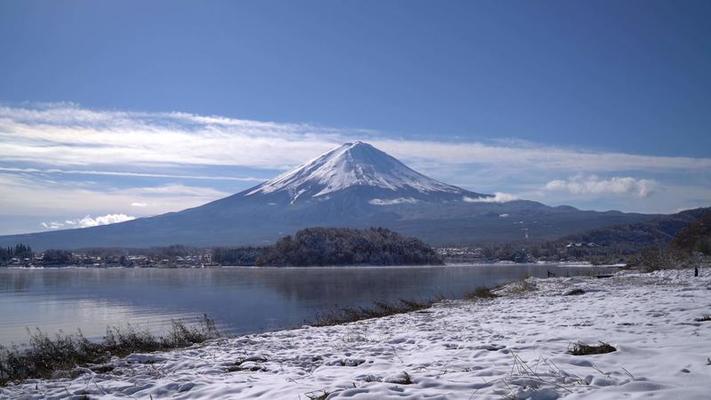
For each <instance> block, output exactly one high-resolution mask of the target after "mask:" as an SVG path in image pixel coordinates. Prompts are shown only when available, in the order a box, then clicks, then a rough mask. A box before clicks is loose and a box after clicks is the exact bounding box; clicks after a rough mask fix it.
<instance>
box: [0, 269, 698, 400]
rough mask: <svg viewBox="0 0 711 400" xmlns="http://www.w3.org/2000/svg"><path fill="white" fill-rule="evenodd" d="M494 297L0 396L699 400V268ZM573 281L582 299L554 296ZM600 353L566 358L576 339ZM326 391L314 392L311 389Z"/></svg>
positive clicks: (162, 359) (243, 343)
mask: <svg viewBox="0 0 711 400" xmlns="http://www.w3.org/2000/svg"><path fill="white" fill-rule="evenodd" d="M526 282H527V284H525V285H522V284H520V283H516V284H511V285H508V286H506V287H504V288H502V289H501V290H500V291H499V292H500V294H502V297H499V298H496V299H493V300H479V301H448V302H443V303H439V304H436V305H435V306H434V307H432V308H431V309H428V310H423V311H419V312H413V313H409V314H401V315H395V316H390V317H385V318H379V319H373V320H366V321H359V322H355V323H351V324H347V325H340V326H331V327H320V328H303V329H296V330H289V331H279V332H273V333H267V334H260V335H250V336H243V337H237V338H232V339H223V340H218V341H214V342H211V343H209V344H207V345H203V346H198V347H194V348H190V349H184V350H179V351H174V352H168V353H160V354H151V355H132V356H129V357H127V358H125V359H121V360H116V361H115V362H114V365H113V367H115V368H114V369H112V370H110V369H111V368H103V369H101V370H102V371H104V372H91V371H85V373H84V374H82V375H79V376H77V377H75V378H73V379H56V380H51V381H30V382H26V383H24V384H22V385H17V386H11V387H8V388H4V389H0V397H10V398H61V397H69V396H71V395H82V394H86V395H88V396H89V397H91V398H140V399H143V398H150V397H152V398H153V399H158V398H203V399H213V398H234V399H308V398H321V397H319V396H320V395H322V394H323V393H331V394H330V395H329V396H328V397H327V398H328V399H334V398H338V399H341V398H343V399H345V398H348V399H501V398H520V399H526V398H530V399H556V398H569V399H581V398H595V399H619V398H623V397H624V398H649V397H652V398H661V399H708V398H711V383H709V382H711V365H709V364H711V360H709V357H711V321H708V322H701V321H696V319H700V318H702V317H703V316H704V315H706V314H708V313H711V290H710V289H711V271H702V274H701V277H699V278H694V277H693V271H692V270H681V271H659V272H655V273H651V274H629V273H621V274H617V275H615V276H614V277H612V278H609V279H595V278H584V277H575V278H553V279H545V280H541V279H533V278H531V279H529V280H528V281H526ZM573 288H579V289H582V290H584V291H585V293H583V294H580V295H575V296H564V295H563V293H566V292H568V291H570V290H571V289H573ZM578 341H580V342H584V343H590V344H595V343H597V342H598V341H604V342H608V343H610V344H611V345H613V346H614V347H616V348H617V351H615V352H612V353H608V354H599V355H589V356H573V355H569V354H567V350H568V348H569V346H570V344H572V343H575V342H578ZM323 398H326V397H323Z"/></svg>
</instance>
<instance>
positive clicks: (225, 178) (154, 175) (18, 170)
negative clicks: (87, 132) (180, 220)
mask: <svg viewBox="0 0 711 400" xmlns="http://www.w3.org/2000/svg"><path fill="white" fill-rule="evenodd" d="M0 172H8V173H25V174H62V175H97V176H122V177H132V178H166V179H198V180H209V181H239V182H262V181H263V180H264V179H263V178H256V177H253V176H220V175H180V174H158V173H146V172H130V171H92V170H80V169H74V170H72V169H70V170H64V169H58V168H13V167H0Z"/></svg>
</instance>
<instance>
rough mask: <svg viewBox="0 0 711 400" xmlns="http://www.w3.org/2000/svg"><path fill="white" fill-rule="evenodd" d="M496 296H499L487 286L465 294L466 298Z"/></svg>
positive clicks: (490, 297) (474, 298)
mask: <svg viewBox="0 0 711 400" xmlns="http://www.w3.org/2000/svg"><path fill="white" fill-rule="evenodd" d="M496 297H499V296H498V295H497V294H496V293H494V292H492V291H491V289H489V288H487V287H478V288H476V289H475V290H474V291H473V292H469V293H465V294H464V299H465V300H478V299H494V298H496Z"/></svg>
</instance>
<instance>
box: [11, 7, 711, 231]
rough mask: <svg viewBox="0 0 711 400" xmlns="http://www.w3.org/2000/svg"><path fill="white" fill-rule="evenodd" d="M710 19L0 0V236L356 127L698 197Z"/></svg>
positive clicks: (682, 11)
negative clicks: (0, 208) (0, 222)
mask: <svg viewBox="0 0 711 400" xmlns="http://www.w3.org/2000/svg"><path fill="white" fill-rule="evenodd" d="M709 18H711V3H709V2H707V1H684V2H672V1H663V2H662V1H623V2H620V1H594V2H572V1H528V2H523V1H491V2H487V1H462V2H457V1H444V2H434V1H427V2H426V1H408V2H405V1H323V2H313V1H312V2H292V1H288V2H287V1H283V2H273V1H253V2H246V1H244V2H214V1H211V2H183V1H170V2H160V1H155V2H150V3H148V2H139V1H136V2H130V1H129V2H126V1H122V2H111V1H104V2H89V1H72V2H65V1H43V2H37V1H17V2H10V1H6V2H0V55H1V57H2V62H0V103H1V106H2V109H1V110H0V180H2V182H0V184H2V186H0V187H1V188H0V191H2V192H4V193H3V196H0V197H2V199H0V207H2V211H0V221H2V222H3V224H0V225H2V226H3V227H2V228H0V233H13V232H27V231H35V230H42V229H50V228H52V227H55V228H56V227H71V226H77V224H79V225H82V224H84V225H85V224H93V223H104V222H106V221H113V220H116V219H115V218H118V219H121V218H124V217H121V216H120V215H124V216H126V217H139V216H145V215H153V214H156V213H161V212H166V211H171V210H178V209H181V208H184V207H187V206H193V205H197V204H200V203H201V202H205V201H209V200H212V199H215V198H218V197H220V196H222V195H225V194H229V193H233V192H236V191H239V190H241V189H244V188H246V187H249V186H251V185H254V184H256V183H258V182H259V181H260V180H262V179H266V178H269V177H271V176H273V175H274V174H276V173H279V172H281V171H283V170H284V169H287V168H290V167H293V166H295V165H297V164H298V163H300V162H302V161H305V160H307V159H309V158H311V157H313V156H315V155H317V154H318V153H319V152H321V151H325V150H327V149H328V148H330V147H331V146H334V145H337V144H338V143H340V142H341V141H343V140H352V139H364V140H368V141H371V142H373V143H374V144H376V145H377V146H378V147H381V148H383V149H384V150H386V151H388V152H390V153H392V154H393V155H395V156H397V157H399V158H401V159H403V161H405V162H406V163H408V164H409V165H411V166H413V167H415V168H416V169H418V170H419V171H421V172H423V173H425V174H427V175H431V176H433V177H435V178H438V179H442V180H445V181H447V182H448V183H453V184H458V185H461V186H464V187H466V188H468V189H471V190H476V191H480V192H491V193H493V192H503V193H508V194H511V195H513V196H515V197H520V198H531V199H534V200H539V201H542V202H545V203H548V204H572V205H574V206H578V207H581V208H591V209H611V208H616V209H622V210H627V211H642V212H673V211H675V210H678V209H684V208H690V207H696V206H700V205H709V203H711V201H709V200H711V112H709V111H710V110H711V96H709V93H711V73H710V72H709V71H711V40H709V38H711V24H708V20H709ZM28 198H32V200H31V201H27V199H28ZM117 215H119V216H120V217H116V216H117ZM87 216H90V217H91V220H85V217H87ZM104 216H109V217H107V219H102V220H101V221H98V222H97V218H99V217H104ZM112 218H113V219H112ZM81 220H85V221H84V222H80V221H81ZM87 221H88V222H87ZM69 222H72V223H74V225H73V224H71V223H69ZM43 223H44V225H42V224H43ZM53 223H54V225H52V224H53ZM82 226H83V225H82ZM48 227H49V228H48Z"/></svg>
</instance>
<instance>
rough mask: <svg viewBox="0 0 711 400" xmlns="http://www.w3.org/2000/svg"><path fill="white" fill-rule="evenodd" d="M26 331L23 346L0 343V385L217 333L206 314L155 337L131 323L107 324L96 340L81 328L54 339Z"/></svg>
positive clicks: (186, 343)
mask: <svg viewBox="0 0 711 400" xmlns="http://www.w3.org/2000/svg"><path fill="white" fill-rule="evenodd" d="M28 334H29V343H28V345H27V346H26V347H23V348H19V347H17V346H13V347H11V348H7V347H4V346H0V386H4V385H7V384H8V383H10V382H19V381H22V380H25V379H30V378H49V377H51V376H52V375H53V374H54V373H55V372H57V371H61V370H70V369H72V368H75V367H77V366H82V365H87V364H98V363H103V362H106V361H108V360H109V359H110V358H111V357H112V356H126V355H128V354H131V353H136V352H153V351H161V350H170V349H175V348H180V347H187V346H190V345H193V344H195V343H201V342H204V341H206V340H208V339H213V338H217V337H219V336H220V333H219V332H218V330H217V328H216V326H215V322H214V321H213V320H212V319H210V318H208V317H207V315H203V318H202V320H201V321H200V322H199V323H198V324H195V325H186V324H185V323H183V322H182V321H173V322H172V324H171V327H170V329H169V330H168V332H167V333H166V334H165V335H164V336H155V335H153V334H151V333H150V332H149V331H148V330H138V329H136V328H135V327H133V326H132V325H127V326H126V327H124V328H119V327H108V328H107V329H106V336H104V337H103V340H102V341H100V342H92V341H90V340H88V339H87V338H86V337H84V335H83V334H82V332H81V331H77V333H74V334H64V333H62V332H60V333H58V334H57V335H55V336H54V338H52V337H50V336H48V335H47V334H46V333H44V332H42V331H40V330H39V329H37V330H35V331H30V330H28Z"/></svg>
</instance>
